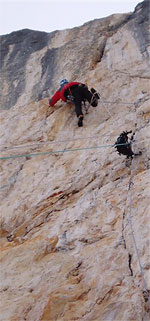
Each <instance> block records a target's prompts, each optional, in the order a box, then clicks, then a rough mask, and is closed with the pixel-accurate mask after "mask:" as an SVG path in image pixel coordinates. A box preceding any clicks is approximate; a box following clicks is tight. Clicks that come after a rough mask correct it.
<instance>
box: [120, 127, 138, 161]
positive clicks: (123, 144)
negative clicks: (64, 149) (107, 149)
mask: <svg viewBox="0 0 150 321" xmlns="http://www.w3.org/2000/svg"><path fill="white" fill-rule="evenodd" d="M131 133H132V130H130V131H123V132H122V133H121V134H120V136H119V137H118V138H117V140H116V142H115V145H114V147H115V148H116V149H117V152H118V153H119V155H121V154H122V155H126V156H127V158H131V159H132V158H133V156H139V155H141V154H142V152H141V151H140V152H139V153H134V152H133V151H132V141H133V138H134V135H135V133H133V134H132V136H131V138H130V139H129V137H128V135H129V134H131Z"/></svg>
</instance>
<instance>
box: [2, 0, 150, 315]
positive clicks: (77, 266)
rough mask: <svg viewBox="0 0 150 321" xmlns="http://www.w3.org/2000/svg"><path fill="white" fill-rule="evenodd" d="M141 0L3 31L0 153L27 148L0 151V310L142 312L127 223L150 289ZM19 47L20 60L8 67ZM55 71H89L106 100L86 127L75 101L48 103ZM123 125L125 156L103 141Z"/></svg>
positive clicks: (81, 77) (75, 74)
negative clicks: (116, 9) (54, 27)
mask: <svg viewBox="0 0 150 321" xmlns="http://www.w3.org/2000/svg"><path fill="white" fill-rule="evenodd" d="M147 3H148V2H147V1H144V2H142V3H140V4H139V5H138V6H137V7H136V9H135V11H134V13H129V14H125V15H112V16H110V17H107V18H104V19H97V20H94V21H92V22H89V23H87V24H85V25H83V26H81V27H79V28H74V29H70V30H64V31H61V32H60V31H56V32H54V33H52V34H46V33H44V34H43V35H41V36H39V33H38V32H33V31H28V30H26V31H20V32H19V34H17V33H15V34H14V33H13V34H10V35H7V36H3V37H2V41H3V44H4V52H3V57H4V60H3V66H2V68H3V69H2V70H3V72H4V71H5V76H6V77H5V79H4V81H3V98H2V99H3V105H2V106H1V107H2V110H1V114H0V116H1V138H0V139H1V140H0V146H1V155H2V156H3V157H7V156H9V155H13V156H17V155H25V156H24V157H18V158H13V159H11V158H10V159H9V158H8V159H4V160H0V170H1V187H0V213H1V218H0V223H1V226H0V239H1V252H0V256H1V257H0V264H1V267H0V271H1V275H0V286H1V289H0V296H1V298H0V302H1V316H0V320H1V321H23V320H28V321H77V320H78V321H108V320H109V321H141V320H142V321H148V320H149V316H150V308H149V303H148V302H147V300H146V297H145V287H144V284H143V278H142V274H141V270H140V268H139V260H138V257H137V254H136V250H135V246H134V242H133V237H132V230H131V222H132V227H133V230H134V237H135V240H136V245H137V248H138V253H139V257H140V262H141V266H142V269H143V275H144V279H145V283H146V288H147V293H149V291H150V255H149V253H150V241H149V240H150V232H149V231H150V208H149V198H150V183H149V182H150V149H149V143H150V127H149V121H150V92H149V88H150V68H149V67H150V63H149V61H150V59H149V53H150V44H149V40H148V36H147V32H148V31H147V30H148V27H147V16H148V8H149V7H148V5H147ZM142 19H143V20H142ZM141 24H142V28H139V25H141ZM141 33H143V35H144V36H142V38H141ZM141 39H142V40H141ZM28 41H29V42H30V45H31V48H29V49H28V52H26V56H25V57H24V58H22V55H21V52H22V48H23V47H22V43H26V44H27V47H28ZM6 44H7V46H6ZM17 48H18V49H17ZM17 50H18V51H17ZM26 50H27V49H26ZM16 52H18V57H19V58H18V59H20V60H21V59H23V60H22V62H23V63H21V61H18V69H17V71H16V75H15V74H14V73H13V66H12V63H11V57H12V59H15V58H14V57H16ZM19 55H20V56H19ZM60 57H61V58H60ZM53 62H55V64H54V65H55V66H56V69H55V68H54V69H53V68H52V65H53ZM70 66H72V67H70ZM32 68H33V69H34V73H33V74H32V72H31V71H33V69H32ZM9 72H11V77H12V78H11V77H10V82H11V85H10V83H9V81H8V74H7V73H9ZM20 73H21V77H22V78H21V79H23V80H22V83H21V84H20V86H22V87H21V90H20V89H19V92H18V89H17V88H19V87H17V85H16V87H15V83H13V82H14V78H13V77H16V81H17V79H19V78H17V77H20V76H19V75H20ZM49 75H50V76H49ZM2 77H3V75H2ZM61 78H69V80H77V81H82V82H85V83H86V84H87V85H88V86H89V87H94V88H96V89H97V91H98V92H99V93H100V94H101V99H102V100H104V102H103V103H102V101H100V102H99V105H98V107H97V108H92V107H90V108H89V111H88V114H85V115H84V125H83V127H82V128H79V127H78V126H77V119H76V115H75V113H74V108H73V107H72V106H70V105H67V104H65V103H62V102H58V103H57V105H56V107H53V108H51V109H50V108H49V107H48V94H47V92H46V87H48V88H49V91H50V93H51V94H52V93H53V92H54V90H55V89H57V88H56V87H57V84H58V83H59V79H61ZM29 79H30V82H29ZM39 83H40V87H39ZM16 84H17V82H16ZM10 86H12V87H10ZM13 86H14V87H13ZM10 88H11V90H12V91H11V93H12V100H8V99H7V98H6V96H7V95H6V94H7V93H8V92H9V90H10ZM44 90H45V93H44ZM40 94H41V96H40ZM44 95H45V96H44ZM36 97H38V99H37V100H36V99H35V98H36ZM31 100H34V102H32V103H29V102H30V101H31ZM105 101H109V102H112V103H106V102H105ZM114 102H115V103H114ZM4 106H5V108H4ZM123 130H133V132H135V141H134V143H133V148H134V150H135V151H142V155H141V156H138V157H136V158H134V159H133V160H132V161H131V160H130V159H129V160H127V159H126V158H125V157H124V156H119V155H118V153H117V152H116V150H115V149H114V148H113V147H112V146H109V147H108V146H107V145H113V144H114V143H115V141H116V138H117V137H118V136H119V135H120V133H121V132H122V131H123ZM101 145H104V146H105V148H104V147H103V148H100V146H101ZM69 150H72V151H69ZM40 153H41V154H40ZM42 153H45V154H42ZM35 154H36V155H35ZM37 154H38V155H37ZM131 175H132V182H133V184H132V186H131V184H130V182H131ZM129 186H131V190H129ZM130 191H132V204H131V198H130V196H131V194H130ZM131 205H132V213H131V212H130V210H131ZM130 214H131V216H130Z"/></svg>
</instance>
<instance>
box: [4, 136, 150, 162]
mask: <svg viewBox="0 0 150 321" xmlns="http://www.w3.org/2000/svg"><path fill="white" fill-rule="evenodd" d="M147 140H150V138H149V139H145V140H142V141H140V142H135V141H134V144H139V143H142V142H144V141H147ZM128 144H129V143H124V144H107V145H99V146H92V147H81V148H73V149H63V150H56V151H49V152H39V153H29V154H20V155H10V156H2V157H0V160H5V159H11V158H12V159H13V158H20V157H32V156H39V155H54V154H60V153H66V152H74V151H83V150H92V149H100V148H109V147H115V146H124V145H128ZM31 146H32V145H31ZM19 147H20V146H19ZM23 147H27V146H23ZM28 147H29V146H28ZM14 148H15V147H14Z"/></svg>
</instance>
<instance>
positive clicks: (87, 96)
mask: <svg viewBox="0 0 150 321" xmlns="http://www.w3.org/2000/svg"><path fill="white" fill-rule="evenodd" d="M99 98H100V96H99V94H98V93H97V92H96V90H95V89H94V88H91V91H89V90H88V87H87V86H86V85H85V84H82V83H80V82H68V81H67V80H66V79H63V80H61V82H60V88H59V89H58V90H57V91H56V93H55V94H54V96H53V97H52V98H51V99H49V106H54V105H55V104H56V103H57V101H58V100H59V99H61V100H63V101H65V102H67V101H68V102H72V103H73V104H74V105H75V112H76V115H77V117H78V126H79V127H81V126H83V112H82V102H85V101H86V100H87V101H88V102H89V103H90V105H92V106H93V107H96V106H97V105H98V99H99Z"/></svg>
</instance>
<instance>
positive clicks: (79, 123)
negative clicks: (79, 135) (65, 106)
mask: <svg viewBox="0 0 150 321" xmlns="http://www.w3.org/2000/svg"><path fill="white" fill-rule="evenodd" d="M78 126H79V127H82V126H83V115H80V116H79V119H78Z"/></svg>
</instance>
